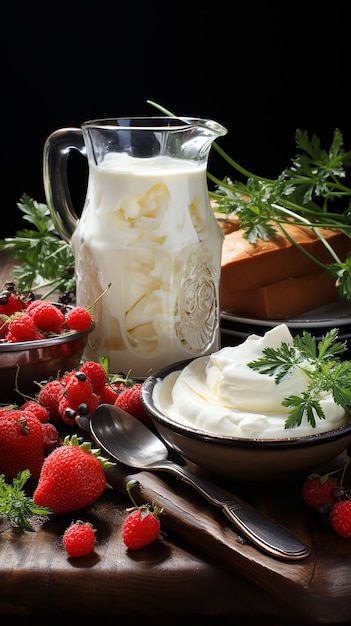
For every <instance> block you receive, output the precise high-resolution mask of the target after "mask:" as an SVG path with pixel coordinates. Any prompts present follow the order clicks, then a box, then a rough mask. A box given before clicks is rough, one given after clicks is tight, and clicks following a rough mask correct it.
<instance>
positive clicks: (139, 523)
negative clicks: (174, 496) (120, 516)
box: [122, 504, 161, 550]
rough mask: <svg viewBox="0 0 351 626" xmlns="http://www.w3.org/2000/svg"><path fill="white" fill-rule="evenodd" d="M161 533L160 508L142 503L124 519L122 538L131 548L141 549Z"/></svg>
mask: <svg viewBox="0 0 351 626" xmlns="http://www.w3.org/2000/svg"><path fill="white" fill-rule="evenodd" d="M160 533H161V525H160V519H159V517H158V509H157V507H154V509H153V510H152V511H151V509H150V507H149V506H148V505H146V504H145V505H142V506H141V507H139V508H138V509H136V510H135V511H132V513H129V515H128V517H127V518H126V519H125V520H124V523H123V527H122V539H123V542H124V544H125V545H126V546H127V548H128V549H129V550H139V549H140V548H143V547H144V546H147V545H149V544H150V543H152V542H153V541H155V540H156V539H158V538H159V536H160Z"/></svg>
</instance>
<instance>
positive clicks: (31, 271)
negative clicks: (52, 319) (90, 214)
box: [0, 194, 76, 298]
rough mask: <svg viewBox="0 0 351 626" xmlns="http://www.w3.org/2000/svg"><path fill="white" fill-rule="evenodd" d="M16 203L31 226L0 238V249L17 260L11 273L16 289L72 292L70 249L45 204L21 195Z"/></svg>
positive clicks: (47, 292) (73, 289)
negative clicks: (11, 235) (11, 236)
mask: <svg viewBox="0 0 351 626" xmlns="http://www.w3.org/2000/svg"><path fill="white" fill-rule="evenodd" d="M17 206H18V208H19V209H20V210H21V211H22V213H23V219H24V220H26V221H27V222H29V223H30V224H32V225H33V226H34V228H32V229H23V230H20V231H18V232H17V233H16V236H15V237H13V238H6V239H3V240H0V250H6V252H7V254H8V255H9V256H10V257H11V258H13V259H15V261H18V264H17V263H15V267H14V269H13V272H12V273H13V277H14V279H15V281H16V284H17V286H18V288H19V290H20V291H22V292H26V291H34V290H40V291H45V290H47V291H46V293H45V295H44V296H43V297H44V298H47V297H48V296H49V295H50V294H52V293H54V292H55V291H61V292H62V293H69V292H75V288H76V284H75V275H74V255H73V250H72V247H71V245H70V244H69V243H67V242H65V241H62V239H61V237H60V236H59V234H58V232H57V231H56V229H55V226H54V223H53V221H52V219H51V217H50V211H49V209H48V207H47V206H46V204H41V203H38V202H36V201H35V200H33V199H32V198H30V197H29V196H28V195H26V194H23V195H22V197H21V201H20V202H19V203H18V205H17Z"/></svg>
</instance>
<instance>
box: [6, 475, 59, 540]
mask: <svg viewBox="0 0 351 626" xmlns="http://www.w3.org/2000/svg"><path fill="white" fill-rule="evenodd" d="M29 478H30V472H29V470H24V471H23V472H20V473H19V474H18V476H17V477H16V478H14V479H13V481H12V485H10V484H9V483H7V482H6V480H5V476H4V475H3V474H0V515H6V516H7V518H8V519H9V521H10V523H11V525H12V526H14V527H18V528H21V529H22V530H28V531H31V532H33V531H34V528H33V526H32V524H31V522H30V521H29V519H30V518H31V517H33V516H35V515H40V516H46V515H50V514H51V513H53V511H52V510H51V509H49V508H46V507H41V506H37V504H35V502H34V500H33V499H32V498H30V497H29V496H27V494H26V493H25V491H24V489H23V487H24V485H25V484H26V482H27V481H28V480H29Z"/></svg>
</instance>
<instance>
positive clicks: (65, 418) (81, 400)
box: [37, 361, 151, 426]
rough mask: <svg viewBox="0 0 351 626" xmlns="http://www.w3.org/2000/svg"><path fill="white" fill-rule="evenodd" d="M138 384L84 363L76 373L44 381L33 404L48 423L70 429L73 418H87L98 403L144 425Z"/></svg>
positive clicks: (100, 365) (94, 365) (145, 415)
mask: <svg viewBox="0 0 351 626" xmlns="http://www.w3.org/2000/svg"><path fill="white" fill-rule="evenodd" d="M140 390H141V383H137V382H135V381H134V380H133V379H132V378H129V377H128V376H127V377H126V376H124V374H121V375H116V376H109V374H108V372H106V370H105V368H104V367H103V365H102V364H100V363H98V362H95V361H85V362H84V363H82V364H81V365H80V368H79V369H78V370H72V371H71V372H66V373H65V374H63V376H60V377H58V378H55V379H53V380H50V381H48V382H46V383H45V384H44V385H43V386H42V387H41V389H40V391H39V392H38V394H37V401H38V402H39V404H41V405H42V406H44V407H45V408H46V410H47V411H48V413H49V416H50V420H51V421H52V422H54V423H58V424H62V423H64V424H67V425H69V426H74V425H75V424H76V418H77V417H79V416H80V417H86V418H89V416H90V415H91V414H92V413H93V412H94V411H95V410H96V409H97V407H98V406H99V405H100V404H116V406H121V407H122V408H124V410H126V411H128V412H129V413H131V414H132V415H134V417H136V418H137V419H140V421H143V422H144V423H145V424H147V423H148V421H149V422H150V424H151V419H150V418H149V417H148V415H147V413H146V411H145V409H144V407H143V405H142V403H141V396H140ZM150 424H149V425H150Z"/></svg>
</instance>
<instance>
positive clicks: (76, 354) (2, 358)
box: [0, 322, 95, 404]
mask: <svg viewBox="0 0 351 626" xmlns="http://www.w3.org/2000/svg"><path fill="white" fill-rule="evenodd" d="M94 328H95V324H94V322H92V323H91V326H90V328H89V329H88V330H86V331H84V332H72V333H67V334H63V335H60V336H57V337H51V338H49V339H39V340H35V341H21V342H17V343H0V403H1V404H6V403H10V402H11V403H12V402H16V403H21V402H24V399H23V397H22V394H24V395H29V396H31V397H32V396H33V395H34V394H35V393H37V392H38V391H39V386H38V384H37V383H40V382H41V381H45V380H48V379H49V378H50V377H54V378H55V377H56V376H57V374H58V373H59V372H65V371H70V370H72V369H75V368H76V367H78V366H79V363H80V360H81V358H82V354H83V351H84V348H85V346H86V343H87V341H88V336H89V334H90V333H91V332H92V331H93V330H94ZM16 376H17V380H16ZM16 389H18V391H16Z"/></svg>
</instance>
